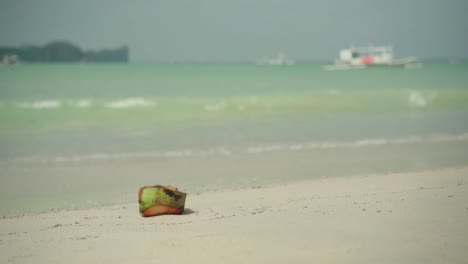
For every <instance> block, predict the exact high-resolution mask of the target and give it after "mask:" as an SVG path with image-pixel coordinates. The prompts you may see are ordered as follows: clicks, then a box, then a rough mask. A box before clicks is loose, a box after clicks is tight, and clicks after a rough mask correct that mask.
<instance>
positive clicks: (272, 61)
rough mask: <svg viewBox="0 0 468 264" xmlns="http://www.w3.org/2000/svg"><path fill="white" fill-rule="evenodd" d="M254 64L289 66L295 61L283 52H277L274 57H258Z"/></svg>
mask: <svg viewBox="0 0 468 264" xmlns="http://www.w3.org/2000/svg"><path fill="white" fill-rule="evenodd" d="M256 64H257V65H286V66H290V65H294V64H295V61H294V60H291V59H289V58H287V57H286V55H285V54H284V53H282V52H278V54H277V55H276V57H272V58H269V57H263V58H260V59H258V60H257V61H256Z"/></svg>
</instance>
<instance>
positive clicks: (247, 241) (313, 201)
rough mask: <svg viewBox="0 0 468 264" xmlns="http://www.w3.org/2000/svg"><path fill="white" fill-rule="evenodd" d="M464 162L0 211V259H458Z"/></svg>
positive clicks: (467, 183) (464, 213)
mask: <svg viewBox="0 0 468 264" xmlns="http://www.w3.org/2000/svg"><path fill="white" fill-rule="evenodd" d="M467 193H468V167H466V166H465V167H455V168H446V169H439V170H426V171H418V172H408V173H394V174H377V175H367V176H349V177H339V178H326V179H316V180H308V181H301V182H295V183H289V184H284V185H272V186H268V187H259V188H252V189H240V190H225V191H220V192H206V193H202V194H200V195H189V196H188V197H187V203H186V211H185V212H184V214H183V215H180V216H177V215H166V216H158V217H151V218H143V217H141V216H140V215H139V213H138V203H137V202H136V201H135V203H131V204H122V205H115V206H107V207H100V208H88V209H75V210H57V211H47V212H40V213H28V214H23V215H17V216H9V217H4V218H2V219H0V255H1V257H0V258H1V262H2V263H38V262H39V263H41V262H44V263H64V262H67V263H82V262H83V261H85V262H103V263H108V262H113V263H134V262H143V263H154V262H169V263H180V262H182V261H187V262H188V261H190V262H192V263H201V262H208V263H215V262H216V263H219V262H220V260H222V262H224V263H239V262H249V263H258V262H269V263H284V262H286V261H296V262H299V263H310V262H317V263H337V262H339V263H466V262H467V261H468V253H467V252H466V250H465V249H466V248H468V239H466V237H468V228H466V223H467V222H468V194H467Z"/></svg>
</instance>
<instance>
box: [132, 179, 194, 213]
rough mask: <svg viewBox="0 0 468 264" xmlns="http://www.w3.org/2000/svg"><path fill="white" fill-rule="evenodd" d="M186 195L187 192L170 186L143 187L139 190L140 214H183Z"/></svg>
mask: <svg viewBox="0 0 468 264" xmlns="http://www.w3.org/2000/svg"><path fill="white" fill-rule="evenodd" d="M186 196H187V194H186V193H183V192H180V191H178V190H177V189H175V188H172V187H168V186H162V185H156V186H144V187H141V188H140V190H139V191H138V203H139V204H140V214H141V215H142V216H154V215H161V214H182V213H183V212H184V208H185V198H186Z"/></svg>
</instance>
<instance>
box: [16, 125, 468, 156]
mask: <svg viewBox="0 0 468 264" xmlns="http://www.w3.org/2000/svg"><path fill="white" fill-rule="evenodd" d="M460 141H468V132H466V133H463V134H458V135H451V134H438V135H432V136H410V137H401V138H393V139H384V138H365V139H358V140H353V141H323V142H304V143H294V144H265V145H256V146H248V147H246V148H245V149H240V150H236V151H235V150H232V149H228V148H225V147H213V148H206V149H175V150H167V151H144V152H122V153H93V154H85V155H75V156H55V157H40V156H32V157H21V158H16V159H14V160H11V161H10V162H14V163H46V164H48V163H74V162H90V161H116V160H127V159H148V158H150V159H151V158H153V159H154V158H187V157H198V158H206V157H229V156H232V155H236V154H237V155H243V154H249V155H260V154H262V153H269V152H281V151H313V150H326V149H340V148H342V149H355V148H364V147H376V146H384V145H405V144H428V143H442V142H460Z"/></svg>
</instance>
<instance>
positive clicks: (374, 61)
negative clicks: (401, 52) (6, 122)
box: [324, 44, 421, 70]
mask: <svg viewBox="0 0 468 264" xmlns="http://www.w3.org/2000/svg"><path fill="white" fill-rule="evenodd" d="M339 55H340V56H339V59H337V60H335V63H334V64H331V65H326V66H325V67H324V68H325V69H326V70H351V69H365V68H367V67H370V66H400V67H405V68H417V67H420V66H421V64H420V63H418V62H417V59H416V57H414V56H411V57H406V58H402V59H394V58H393V48H392V46H374V45H371V44H370V45H369V46H368V47H362V48H355V47H351V48H348V49H342V50H340V54H339Z"/></svg>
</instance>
